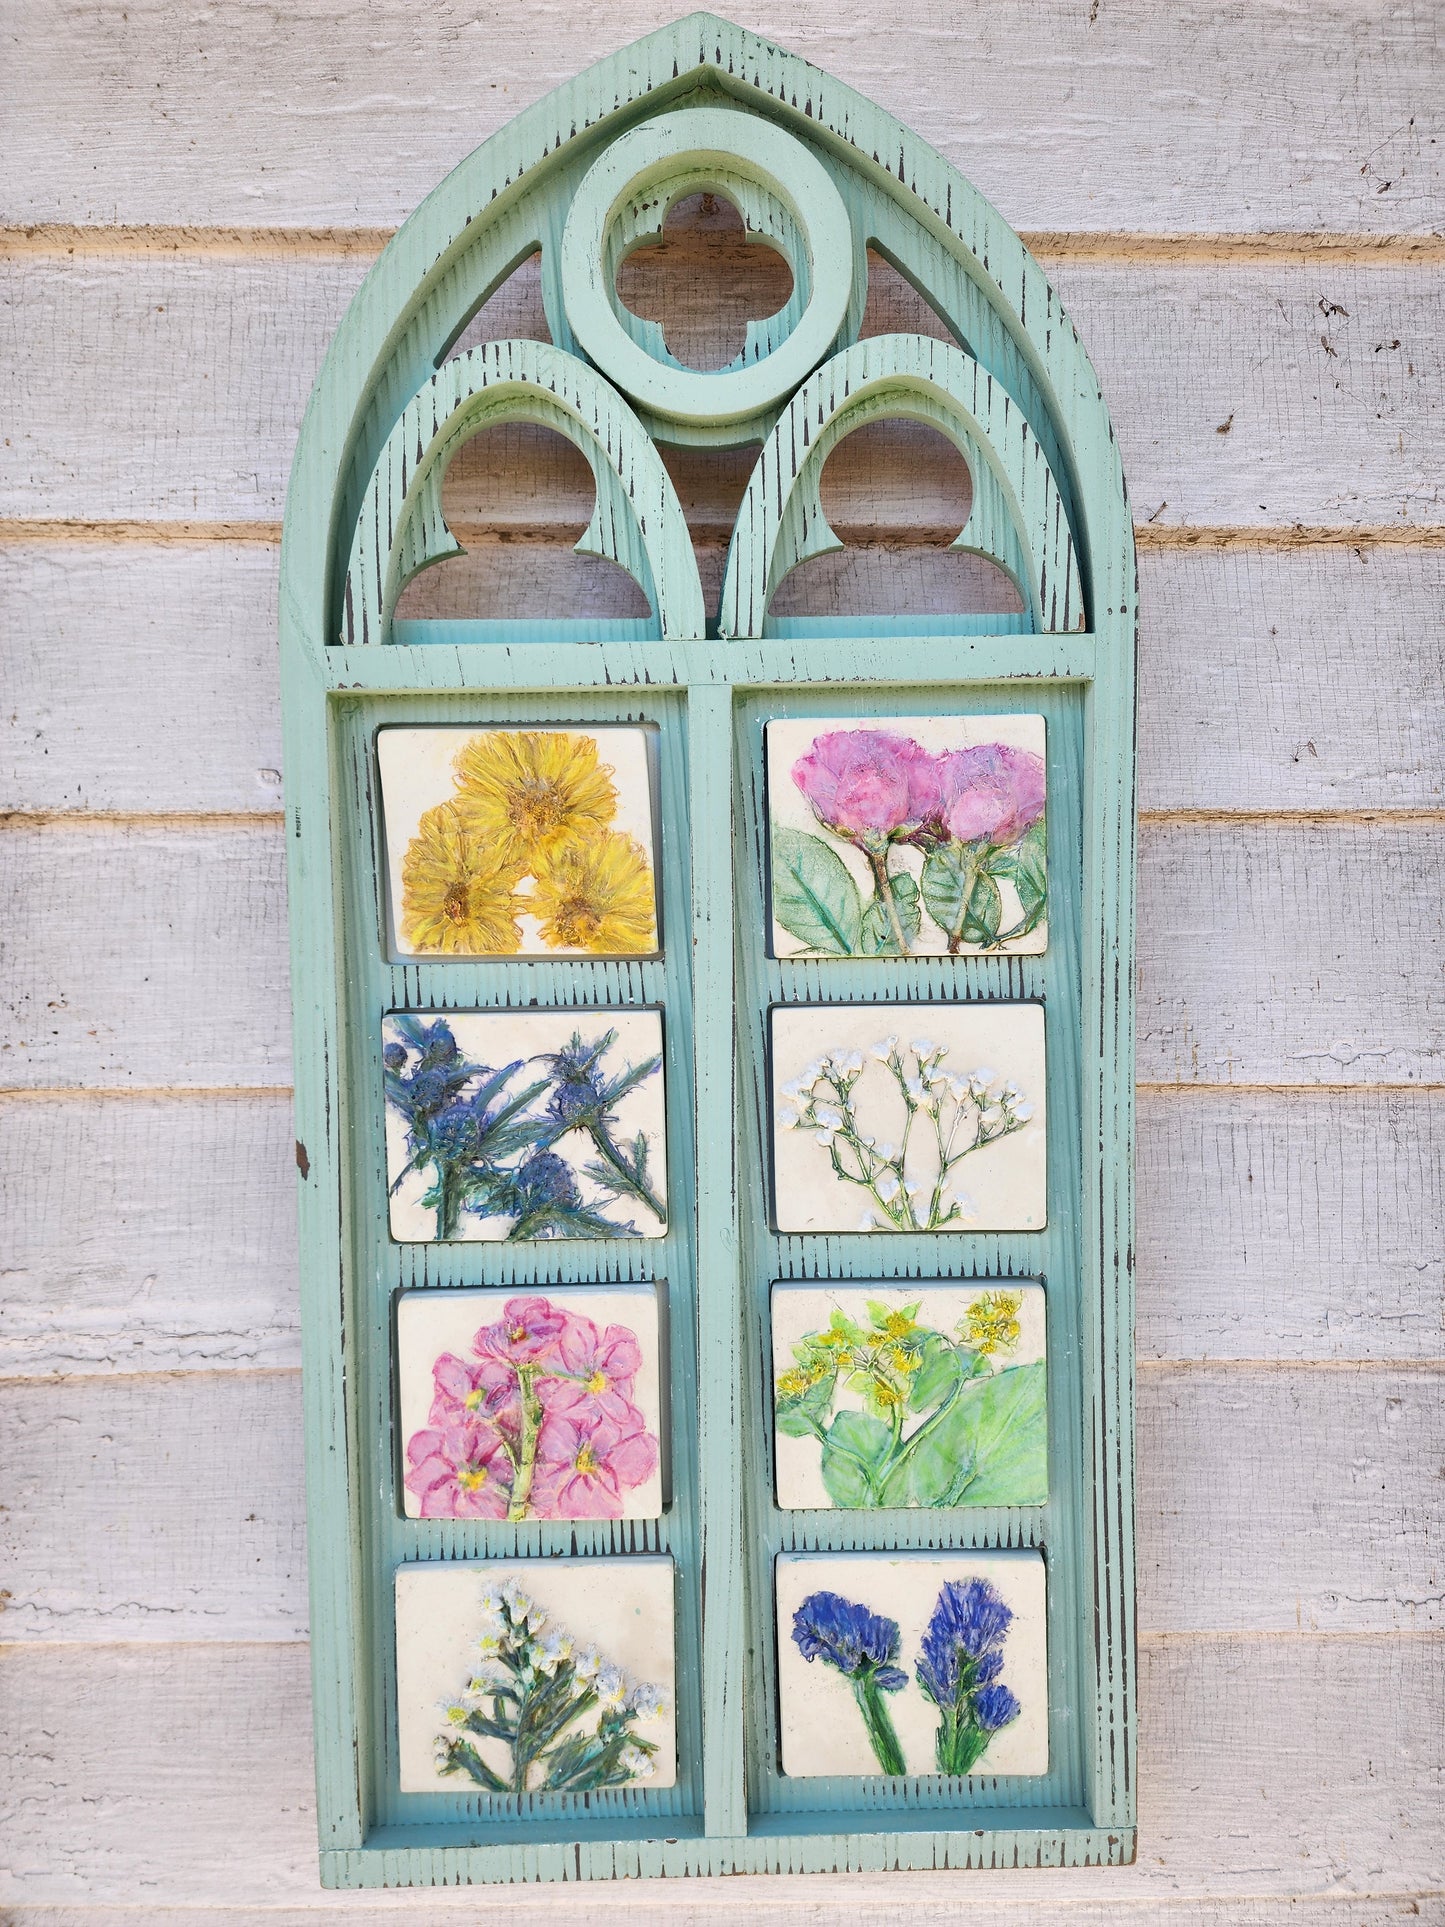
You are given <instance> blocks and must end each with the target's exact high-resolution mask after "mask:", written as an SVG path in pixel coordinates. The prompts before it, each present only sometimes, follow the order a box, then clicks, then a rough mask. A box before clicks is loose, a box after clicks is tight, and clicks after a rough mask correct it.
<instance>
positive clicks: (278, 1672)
mask: <svg viewBox="0 0 1445 1927" xmlns="http://www.w3.org/2000/svg"><path fill="white" fill-rule="evenodd" d="M1440 1647H1441V1642H1440V1639H1439V1637H1438V1636H1431V1635H1425V1636H1415V1637H1411V1638H1397V1639H1393V1640H1383V1641H1382V1640H1379V1639H1372V1638H1358V1637H1349V1636H1336V1635H1316V1636H1309V1635H1304V1636H1289V1637H1286V1638H1277V1639H1275V1638H1271V1639H1258V1638H1248V1637H1244V1638H1240V1637H1223V1638H1218V1639H1210V1640H1183V1641H1176V1640H1173V1639H1163V1640H1157V1639H1148V1640H1146V1641H1145V1642H1144V1643H1143V1646H1142V1650H1141V1675H1142V1682H1143V1687H1144V1697H1143V1700H1142V1704H1141V1714H1142V1718H1141V1733H1140V1746H1141V1753H1142V1757H1143V1763H1144V1764H1143V1772H1142V1774H1141V1781H1140V1792H1141V1816H1140V1817H1141V1822H1142V1828H1143V1835H1144V1839H1145V1840H1146V1842H1147V1843H1148V1844H1147V1849H1146V1851H1145V1853H1144V1854H1143V1855H1142V1856H1141V1859H1140V1862H1139V1864H1138V1865H1137V1866H1136V1867H1134V1868H1132V1869H1129V1870H1126V1871H1117V1870H1109V1869H1099V1868H1087V1869H1074V1870H1068V1869H1050V1868H1043V1869H1033V1868H1031V1869H1030V1870H1029V1871H1028V1873H1027V1874H1026V1876H1025V1877H1023V1878H1022V1879H1021V1878H1020V1875H1019V1873H1018V1872H1017V1871H1014V1870H1012V1869H1010V1870H1009V1871H1007V1872H988V1871H979V1872H976V1873H974V1874H973V1875H971V1876H970V1877H969V1878H968V1879H961V1878H960V1877H959V1875H958V1874H957V1873H950V1872H948V1871H946V1870H943V1869H933V1868H928V1869H922V1870H920V1871H919V1872H918V1873H917V1874H914V1875H912V1876H910V1878H909V1879H908V1881H907V1884H906V1886H904V1884H903V1883H902V1882H901V1881H900V1879H899V1877H898V1876H897V1875H882V1874H874V1875H872V1876H871V1877H870V1876H869V1875H868V1874H867V1873H866V1872H865V1873H862V1874H860V1875H855V1876H853V1877H851V1878H848V1879H843V1878H840V1876H839V1875H838V1874H836V1873H833V1872H831V1871H822V1870H818V1869H816V1868H808V1867H800V1868H799V1869H797V1871H796V1872H794V1873H791V1874H789V1875H787V1876H784V1877H781V1878H771V1879H769V1878H753V1879H751V1880H750V1881H749V1883H748V1886H747V1888H746V1889H745V1898H746V1901H747V1904H748V1907H749V1908H750V1909H756V1911H757V1914H758V1917H760V1918H762V1919H768V1918H769V1916H770V1915H773V1914H774V1913H775V1912H778V1911H779V1910H781V1918H782V1919H783V1920H784V1921H787V1920H788V1914H787V1911H786V1910H787V1909H788V1908H789V1907H790V1906H803V1905H805V1904H809V1905H811V1907H812V1909H813V1910H814V1911H813V1912H812V1914H806V1913H805V1914H804V1915H803V1916H802V1919H804V1920H806V1921H809V1922H810V1927H811V1923H812V1922H815V1921H816V1922H818V1923H820V1924H821V1923H822V1922H823V1921H825V1920H831V1919H834V1918H838V1917H839V1914H838V1911H837V1910H838V1909H839V1908H840V1907H851V1906H854V1905H857V1906H858V1908H859V1912H858V1914H857V1915H855V1916H853V1917H855V1918H859V1919H865V1918H876V1917H877V1914H878V1912H879V1911H880V1910H884V1909H886V1907H887V1906H888V1905H890V1904H891V1905H897V1904H898V1897H899V1894H900V1891H902V1892H904V1893H906V1894H907V1896H908V1904H909V1906H910V1907H913V1906H915V1905H916V1906H919V1907H922V1908H926V1907H928V1906H930V1905H931V1906H933V1907H935V1908H938V1909H944V1908H947V1909H948V1910H949V1911H948V1914H947V1918H949V1919H954V1918H958V1917H960V1916H959V1913H958V1910H959V1909H960V1908H961V1907H963V1906H965V1905H966V1906H967V1907H968V1908H969V1910H970V1911H969V1913H968V1914H966V1915H964V1916H963V1917H964V1918H970V1917H972V1915H973V1910H975V1909H976V1910H978V1911H977V1918H978V1919H979V1920H980V1921H982V1920H985V1919H991V1918H993V1909H994V1908H995V1907H1014V1908H1018V1907H1021V1906H1023V1905H1025V1904H1027V1905H1028V1907H1029V1909H1030V1914H1029V1915H1027V1916H1025V1918H1029V1919H1031V1921H1036V1922H1047V1923H1049V1927H1053V1924H1054V1923H1055V1922H1056V1921H1057V1922H1061V1923H1062V1922H1066V1921H1067V1920H1068V1919H1069V1918H1070V1915H1071V1912H1072V1909H1073V1906H1074V1905H1075V1904H1078V1903H1092V1904H1095V1905H1110V1904H1113V1903H1116V1902H1118V1903H1130V1904H1132V1906H1133V1908H1134V1909H1135V1911H1132V1912H1130V1913H1128V1914H1126V1915H1124V1918H1126V1919H1128V1920H1131V1921H1132V1920H1138V1921H1141V1922H1143V1921H1146V1920H1150V1919H1152V1918H1153V1914H1152V1912H1151V1907H1153V1906H1159V1905H1160V1903H1161V1902H1166V1901H1171V1900H1172V1901H1174V1902H1176V1903H1177V1902H1178V1901H1179V1900H1180V1899H1181V1898H1199V1897H1206V1896H1213V1897H1217V1898H1219V1899H1220V1900H1221V1901H1222V1902H1226V1903H1227V1905H1226V1906H1225V1908H1224V1909H1223V1910H1222V1911H1217V1912H1215V1913H1213V1914H1210V1913H1208V1912H1206V1913H1205V1914H1204V1916H1203V1918H1205V1919H1207V1920H1209V1922H1210V1927H1225V1923H1226V1922H1227V1923H1228V1927H1234V1921H1235V1919H1236V1916H1235V1915H1234V1914H1233V1913H1231V1912H1230V1911H1228V1909H1230V1908H1234V1907H1239V1906H1256V1907H1257V1906H1258V1905H1259V1904H1260V1903H1261V1901H1262V1900H1263V1899H1264V1898H1265V1897H1267V1896H1271V1895H1273V1896H1279V1897H1280V1900H1281V1903H1282V1904H1281V1910H1280V1912H1279V1913H1278V1914H1266V1915H1265V1916H1264V1917H1263V1918H1264V1920H1265V1921H1266V1922H1267V1923H1268V1927H1283V1923H1284V1922H1285V1921H1298V1920H1300V1919H1305V1920H1310V1921H1311V1922H1312V1927H1313V1921H1314V1920H1315V1919H1316V1918H1320V1919H1323V1920H1324V1921H1325V1922H1327V1923H1334V1922H1335V1920H1336V1916H1335V1915H1334V1914H1333V1913H1332V1912H1326V1913H1324V1914H1322V1915H1318V1916H1317V1915H1315V1913H1314V1911H1313V1910H1314V1908H1315V1907H1316V1905H1317V1904H1318V1903H1319V1901H1320V1900H1321V1898H1323V1897H1329V1898H1330V1899H1331V1901H1333V1900H1335V1899H1337V1898H1338V1896H1339V1895H1340V1894H1341V1892H1344V1893H1347V1894H1348V1893H1351V1892H1354V1893H1357V1894H1361V1895H1365V1896H1368V1895H1370V1894H1378V1893H1380V1891H1381V1885H1382V1870H1384V1869H1388V1870H1389V1872H1388V1878H1389V1881H1390V1883H1391V1884H1390V1887H1389V1889H1388V1890H1387V1891H1388V1892H1391V1893H1397V1894H1404V1895H1409V1894H1412V1893H1413V1894H1419V1895H1422V1898H1421V1899H1420V1900H1419V1901H1418V1902H1417V1903H1416V1904H1417V1905H1418V1906H1419V1909H1420V1912H1419V1914H1417V1915H1410V1916H1408V1917H1409V1918H1410V1919H1411V1920H1412V1921H1417V1920H1419V1919H1425V1920H1429V1919H1431V1917H1432V1916H1431V1912H1430V1910H1431V1908H1432V1907H1434V1906H1435V1902H1434V1899H1433V1898H1432V1897H1431V1896H1432V1889H1435V1886H1436V1883H1437V1881H1438V1876H1439V1860H1438V1841H1437V1839H1436V1837H1435V1834H1434V1832H1433V1830H1432V1829H1431V1828H1430V1827H1429V1826H1428V1825H1426V1824H1424V1816H1426V1815H1427V1814H1428V1813H1429V1811H1430V1807H1431V1803H1432V1801H1433V1799H1434V1790H1435V1787H1436V1784H1437V1783H1438V1779H1439V1775H1440V1771H1441V1764H1442V1760H1441V1732H1440V1720H1439V1717H1438V1705H1437V1700H1436V1695H1437V1691H1438V1679H1439V1662H1440ZM0 1669H3V1690H4V1693H5V1699H6V1704H7V1706H9V1707H10V1708H11V1709H12V1717H13V1719H14V1722H15V1729H16V1730H17V1731H19V1732H22V1733H24V1732H29V1731H35V1730H37V1729H38V1728H40V1727H41V1726H42V1725H43V1726H44V1728H45V1730H46V1733H47V1735H48V1738H47V1747H46V1753H45V1756H44V1764H45V1766H46V1768H47V1771H46V1772H45V1773H44V1774H37V1773H36V1771H35V1768H34V1766H33V1765H29V1764H22V1765H21V1769H20V1770H21V1771H22V1772H23V1774H24V1778H23V1779H22V1780H21V1781H20V1782H19V1783H18V1784H17V1783H16V1781H15V1780H13V1779H11V1780H9V1781H8V1783H7V1784H5V1786H4V1788H3V1793H4V1799H5V1803H6V1811H7V1816H9V1815H10V1814H12V1813H13V1815H14V1818H13V1820H10V1822H9V1825H8V1827H7V1844H8V1846H9V1858H10V1860H11V1863H12V1868H13V1871H11V1872H10V1873H9V1874H8V1875H7V1876H6V1879H5V1885H4V1897H5V1902H6V1904H7V1907H8V1908H10V1909H13V1910H14V1911H15V1912H16V1913H17V1915H18V1917H19V1919H20V1921H21V1922H22V1923H25V1921H26V1910H27V1909H28V1908H29V1907H32V1906H34V1907H44V1906H53V1907H65V1906H67V1905H69V1906H71V1907H74V1906H76V1905H77V1904H85V1903H88V1904H89V1905H91V1906H98V1907H105V1906H107V1905H129V1906H130V1907H131V1908H135V1907H141V1908H149V1907H150V1906H151V1904H152V1902H153V1900H154V1898H155V1894H156V1889H157V1886H158V1884H160V1883H161V1882H162V1881H163V1882H164V1883H165V1888H166V1893H167V1898H168V1900H169V1901H170V1902H171V1904H172V1905H173V1906H176V1907H185V1908H186V1909H188V1910H189V1909H190V1908H196V1909H200V1910H204V1909H206V1908H207V1907H211V1908H224V1909H228V1910H231V1912H232V1914H233V1916H234V1912H235V1911H236V1910H237V1909H245V1908H252V1909H258V1910H259V1909H260V1908H263V1907H266V1908H269V1907H271V1906H277V1907H280V1908H283V1909H284V1908H287V1907H289V1908H292V1909H296V1910H297V1911H298V1912H303V1914H304V1916H305V1917H310V1918H315V1919H317V1920H320V1919H325V1918H327V1917H330V1918H338V1917H340V1915H341V1912H342V1911H343V1910H342V1909H339V1908H338V1905H337V1902H336V1900H335V1899H329V1898H328V1897H327V1896H325V1895H321V1894H319V1893H317V1891H316V1887H315V1871H314V1856H315V1845H314V1831H313V1812H314V1808H313V1801H312V1793H311V1786H310V1774H309V1769H308V1725H307V1714H306V1701H307V1659H306V1653H305V1649H304V1648H301V1647H297V1646H278V1645H263V1646H228V1645H218V1644H206V1645H200V1646H179V1647H174V1648H167V1647H164V1646H145V1645H137V1646H128V1647H126V1646H122V1647H116V1648H99V1649H86V1648H70V1649H66V1648H63V1647H50V1648H34V1647H21V1646H9V1647H0ZM1326 1672H1328V1674H1329V1676H1330V1677H1331V1678H1332V1679H1333V1680H1335V1681H1336V1682H1337V1685H1338V1690H1337V1691H1334V1692H1331V1693H1322V1692H1320V1690H1319V1681H1320V1679H1321V1678H1322V1677H1323V1676H1324V1675H1325V1673H1326ZM218 1730H219V1731H221V1732H223V1733H224V1734H225V1735H226V1739H227V1744H226V1745H224V1746H222V1747H216V1746H215V1745H214V1741H215V1736H216V1733H217V1731H218ZM198 1755H201V1756H205V1757H207V1758H208V1760H209V1771H208V1772H206V1773H204V1774H200V1773H190V1772H187V1773H180V1772H178V1771H177V1763H178V1762H183V1761H185V1760H188V1759H191V1758H194V1757H197V1756H198ZM7 1766H9V1762H8V1761H7V1762H4V1763H0V1770H4V1767H7ZM11 1770H12V1771H13V1769H11ZM237 1827H241V1828H244V1829H245V1833H246V1837H247V1839H248V1840H249V1842H250V1847H249V1850H248V1852H247V1853H246V1854H244V1855H238V1854H237V1853H236V1852H235V1850H234V1846H233V1843H232V1839H231V1830H232V1829H233V1828H237ZM1221 1840H1227V1841H1228V1842H1229V1851H1228V1853H1227V1855H1221V1852H1220V1841H1221ZM865 1903H866V1909H867V1911H866V1912H864V1911H863V1909H864V1905H865ZM450 1904H455V1905H457V1906H458V1907H459V1909H465V1915H464V1917H465V1918H466V1919H468V1920H473V1921H475V1920H482V1921H485V1922H491V1921H496V1922H498V1923H500V1922H503V1921H506V1922H512V1921H514V1920H517V1919H521V1920H524V1921H528V1922H536V1923H538V1927H541V1924H542V1923H545V1922H548V1921H550V1920H553V1919H555V1918H556V1917H557V1916H556V1913H555V1911H554V1910H555V1909H556V1908H557V1907H558V1906H562V1907H564V1908H565V1907H566V1905H567V1904H568V1894H567V1890H565V1889H564V1890H563V1892H562V1894H561V1895H560V1896H551V1897H550V1898H549V1897H546V1896H543V1895H540V1894H535V1893H529V1892H528V1891H527V1890H526V1889H525V1888H517V1889H511V1888H509V1889H506V1890H504V1891H501V1892H497V1893H491V1892H486V1891H484V1892H482V1893H481V1894H478V1893H477V1892H475V1891H472V1892H467V1891H466V1890H463V1891H462V1892H461V1893H455V1892H452V1893H447V1892H441V1891H439V1892H438V1893H437V1894H436V1895H435V1896H429V1897H428V1900H427V1912H428V1918H431V1917H432V1916H433V1915H434V1914H439V1913H441V1912H442V1911H443V1909H445V1908H447V1907H448V1906H449V1905H450ZM738 1904H739V1889H738V1884H737V1881H736V1880H735V1879H734V1880H703V1881H701V1882H697V1883H694V1882H692V1881H689V1882H688V1883H687V1884H686V1885H674V1884H673V1883H672V1882H670V1881H666V1882H663V1881H657V1882H654V1881H640V1882H628V1883H626V1884H619V1885H618V1886H616V1887H615V1888H609V1887H607V1886H603V1887H602V1888H601V1889H600V1890H599V1892H598V1895H597V1897H596V1899H591V1898H589V1899H588V1901H587V1903H586V1916H585V1917H586V1918H587V1919H589V1920H599V1919H601V1920H607V1919H615V1920H617V1921H619V1922H621V1921H624V1920H627V1919H636V1918H639V1917H640V1918H644V1919H647V1918H653V1919H656V1920H658V1921H666V1922H668V1923H672V1922H674V1921H676V1920H678V1919H682V1920H686V1919H687V1918H688V1912H687V1910H688V1909H691V1908H699V1909H702V1910H704V1911H702V1912H701V1913H700V1914H699V1915H698V1916H697V1918H699V1919H701V1920H708V1919H712V1920H717V1921H723V1920H731V1919H735V1918H736V1917H737V1908H738ZM386 1905H387V1901H386V1897H385V1896H384V1895H368V1896H367V1897H366V1899H365V1900H364V1901H362V1902H360V1903H358V1902H357V1900H356V1898H355V1896H352V1897H350V1898H349V1899H348V1900H347V1901H346V1903H345V1907H344V1912H345V1916H346V1917H347V1918H350V1917H351V1913H352V1910H353V1908H354V1909H356V1911H357V1912H358V1913H359V1915H360V1917H361V1918H362V1919H363V1920H368V1919H369V1918H370V1917H371V1912H372V1910H373V1909H376V1908H380V1907H383V1906H386ZM389 1911H390V1913H391V1917H393V1918H397V1919H401V1918H404V1917H409V1916H404V1915H403V1914H402V1913H401V1912H400V1911H399V1910H397V1909H395V1908H394V1907H392V1908H391V1909H389ZM1436 1912H1437V1913H1438V1908H1437V1909H1436ZM284 1917H285V1916H284V1915H283V1918H284ZM458 1917H459V1918H460V1917H462V1915H461V1913H460V1912H459V1915H458ZM573 1917H574V1918H579V1919H580V1918H581V1915H580V1914H579V1915H575V1916H573ZM842 1917H843V1918H848V1917H849V1916H848V1915H847V1914H844V1915H843V1916H842ZM925 1917H927V1916H926V1915H925ZM940 1917H943V1916H942V1915H940ZM1004 1917H1005V1918H1007V1917H1008V1916H1007V1914H1005V1916H1004ZM561 1918H562V1919H563V1920H567V1919H568V1914H567V1913H566V1912H565V1911H564V1912H563V1913H562V1915H561ZM1086 1918H1087V1916H1086ZM1163 1918H1164V1919H1166V1920H1169V1919H1170V1918H1171V1917H1170V1915H1169V1914H1168V1913H1167V1912H1165V1913H1164V1914H1163ZM1183 1918H1184V1919H1185V1920H1187V1919H1188V1918H1189V1916H1188V1915H1187V1914H1185V1915H1184V1916H1183ZM1244 1918H1246V1919H1249V1918H1251V1916H1250V1915H1248V1914H1246V1915H1245V1916H1244ZM1345 1918H1346V1920H1348V1918H1349V1916H1348V1915H1346V1916H1345Z"/></svg>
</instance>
